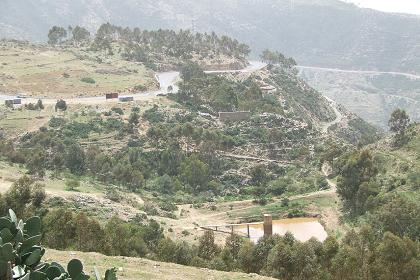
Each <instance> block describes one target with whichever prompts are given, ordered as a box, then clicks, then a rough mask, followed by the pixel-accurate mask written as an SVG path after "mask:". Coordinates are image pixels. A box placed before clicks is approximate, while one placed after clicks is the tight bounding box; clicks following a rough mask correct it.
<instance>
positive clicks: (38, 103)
mask: <svg viewBox="0 0 420 280" xmlns="http://www.w3.org/2000/svg"><path fill="white" fill-rule="evenodd" d="M36 108H38V110H44V104H42V100H41V99H38V101H37V102H36Z"/></svg>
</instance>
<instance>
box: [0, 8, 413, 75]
mask: <svg viewBox="0 0 420 280" xmlns="http://www.w3.org/2000/svg"><path fill="white" fill-rule="evenodd" d="M291 4H292V5H291ZM34 11H36V12H34ZM0 19H1V20H0V34H1V35H2V36H4V37H7V38H18V39H29V40H37V41H46V40H47V37H46V34H47V32H48V29H49V28H50V27H51V26H52V25H58V26H66V27H67V26H68V25H72V26H74V25H76V24H79V25H81V26H84V27H86V28H88V29H89V30H90V31H91V32H93V31H94V30H96V29H97V28H98V27H99V25H100V24H102V23H105V22H113V23H115V24H117V25H122V26H131V27H135V26H139V27H140V28H141V29H158V28H162V29H164V28H170V29H180V28H182V29H192V28H194V29H195V30H199V31H203V32H204V31H206V32H211V31H215V32H217V33H218V34H227V35H230V36H233V37H235V38H237V39H238V40H241V41H243V42H245V43H247V44H249V45H250V46H251V47H252V49H253V50H254V54H258V53H260V52H261V51H262V50H263V49H265V48H269V49H277V50H279V51H282V52H283V53H285V54H286V55H288V56H293V57H294V58H296V60H297V61H298V62H299V64H300V65H310V66H321V67H333V68H342V69H356V70H358V69H364V70H382V71H397V70H399V71H401V72H417V73H418V72H419V71H420V68H419V65H420V63H419V56H418V49H417V48H418V47H417V46H418V43H419V41H420V37H419V34H420V30H419V28H420V27H419V26H420V24H419V22H420V19H419V17H417V16H412V15H403V14H387V13H382V12H379V11H374V10H370V9H361V8H358V7H357V6H355V5H352V4H348V3H344V2H342V1H338V0H319V1H312V0H299V1H297V0H295V1H293V2H291V1H289V0H268V1H253V0H246V1H238V0H235V1H228V2H227V1H223V0H216V1H213V0H211V1H210V0H205V1H199V2H197V1H192V0H184V1H177V2H176V3H175V2H173V1H168V0H159V1H151V0H137V1H128V0H124V1H119V2H118V3H113V2H110V1H104V0H100V1H95V2H92V3H91V2H86V1H82V0H76V1H68V0H59V1H42V2H41V3H40V2H39V1H35V0H29V1H26V0H25V1H23V0H18V1H12V0H7V1H3V2H2V9H1V11H0ZM209 27H211V29H209Z"/></svg>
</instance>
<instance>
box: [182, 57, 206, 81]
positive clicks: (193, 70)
mask: <svg viewBox="0 0 420 280" xmlns="http://www.w3.org/2000/svg"><path fill="white" fill-rule="evenodd" d="M204 76H205V74H204V71H203V69H202V68H201V67H200V65H198V64H197V63H193V62H189V63H187V64H185V65H184V66H183V67H182V68H181V78H182V79H183V80H184V81H186V82H189V81H191V80H193V79H201V78H203V77H204Z"/></svg>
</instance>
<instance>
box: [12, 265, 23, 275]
mask: <svg viewBox="0 0 420 280" xmlns="http://www.w3.org/2000/svg"><path fill="white" fill-rule="evenodd" d="M12 273H13V278H21V277H23V276H24V275H25V274H26V272H25V267H24V266H22V265H17V266H15V267H14V268H13V269H12Z"/></svg>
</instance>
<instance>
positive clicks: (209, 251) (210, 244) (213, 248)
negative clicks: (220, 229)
mask: <svg viewBox="0 0 420 280" xmlns="http://www.w3.org/2000/svg"><path fill="white" fill-rule="evenodd" d="M198 242H199V244H198V256H199V257H200V258H203V259H205V260H211V259H213V258H214V257H215V256H216V254H217V253H218V252H219V250H220V249H219V247H218V246H217V245H216V243H215V242H214V232H213V231H212V230H206V231H205V232H204V234H203V235H202V236H201V237H200V239H199V241H198Z"/></svg>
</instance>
